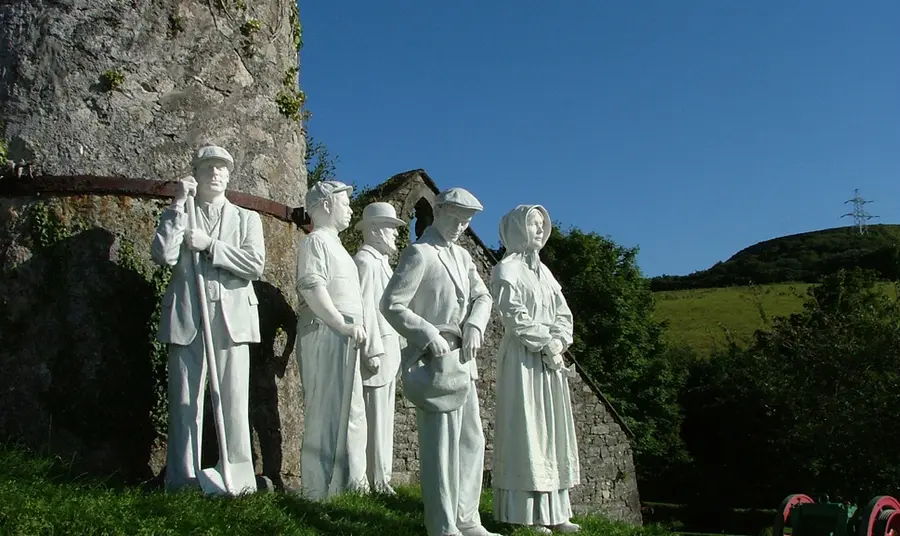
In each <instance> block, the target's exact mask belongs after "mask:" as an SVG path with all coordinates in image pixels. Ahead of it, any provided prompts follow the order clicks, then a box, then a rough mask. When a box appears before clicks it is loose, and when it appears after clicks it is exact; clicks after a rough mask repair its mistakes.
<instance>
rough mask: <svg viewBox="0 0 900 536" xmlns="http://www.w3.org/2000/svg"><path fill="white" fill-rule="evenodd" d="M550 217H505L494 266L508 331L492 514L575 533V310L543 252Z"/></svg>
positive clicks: (518, 213)
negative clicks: (568, 354)
mask: <svg viewBox="0 0 900 536" xmlns="http://www.w3.org/2000/svg"><path fill="white" fill-rule="evenodd" d="M550 229H551V223H550V216H549V215H548V214H547V211H546V210H545V209H544V207H541V206H539V205H519V206H518V207H516V208H515V209H513V210H512V211H510V212H509V213H508V214H506V215H505V216H504V217H503V219H502V220H501V221H500V240H501V243H502V244H503V246H505V247H506V253H505V254H504V256H503V260H501V261H500V262H499V263H498V264H497V265H496V266H494V269H493V270H492V272H491V293H492V295H493V296H494V300H495V301H496V303H497V309H498V311H499V312H500V318H501V319H502V321H503V325H504V327H505V333H504V336H503V339H502V341H501V342H500V353H499V356H498V363H497V398H496V404H497V406H496V410H495V411H496V412H495V418H496V421H495V423H494V463H493V471H492V474H491V480H492V486H493V488H494V518H495V519H496V520H497V521H502V522H505V523H515V524H519V525H529V526H532V527H533V528H534V529H535V530H537V531H538V532H539V533H541V534H550V533H551V530H550V528H553V529H555V530H557V531H560V532H576V531H578V530H579V529H580V527H579V526H578V525H576V524H574V523H572V522H570V521H569V519H570V518H571V517H572V508H571V505H570V502H569V488H572V487H573V486H575V485H577V484H579V482H580V476H579V473H580V470H579V462H578V445H577V442H576V440H575V421H574V419H573V417H572V403H571V401H570V398H569V384H568V378H569V377H570V376H572V375H574V374H575V371H574V365H573V367H572V368H569V369H565V368H563V358H562V353H563V352H565V351H566V349H567V348H568V347H569V345H570V344H572V313H571V311H570V310H569V307H568V305H567V304H566V299H565V297H563V294H562V290H561V288H560V286H559V283H557V281H556V278H554V277H553V274H552V273H550V270H549V269H547V267H546V266H545V265H544V264H543V263H542V262H541V259H540V257H539V255H538V252H539V251H540V249H541V248H543V247H544V244H546V243H547V240H548V239H549V238H550Z"/></svg>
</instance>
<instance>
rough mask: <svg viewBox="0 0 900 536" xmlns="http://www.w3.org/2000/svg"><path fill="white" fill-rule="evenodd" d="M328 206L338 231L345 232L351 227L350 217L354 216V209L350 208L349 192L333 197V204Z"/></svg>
mask: <svg viewBox="0 0 900 536" xmlns="http://www.w3.org/2000/svg"><path fill="white" fill-rule="evenodd" d="M327 204H328V209H329V212H330V214H331V218H332V221H333V222H334V226H335V227H337V230H338V231H343V230H344V229H346V228H347V227H350V217H351V216H353V209H352V208H350V196H348V195H347V192H341V193H339V194H334V195H332V196H331V202H330V203H327Z"/></svg>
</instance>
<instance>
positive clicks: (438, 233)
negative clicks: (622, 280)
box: [381, 188, 492, 536]
mask: <svg viewBox="0 0 900 536" xmlns="http://www.w3.org/2000/svg"><path fill="white" fill-rule="evenodd" d="M435 204H436V206H435V217H434V223H432V225H431V226H429V227H428V228H427V229H426V230H425V232H424V233H423V234H422V237H421V238H420V239H419V240H418V241H417V242H416V243H415V244H413V245H411V246H409V247H407V248H406V249H405V250H404V251H403V254H402V255H401V256H400V261H399V263H398V264H397V269H396V270H395V271H394V275H393V276H392V277H391V280H390V282H389V283H388V285H387V288H386V289H385V291H384V295H383V297H382V299H381V312H382V314H383V315H384V317H385V318H386V319H387V321H388V322H389V323H390V324H391V325H392V326H393V327H394V329H396V330H397V332H398V333H399V334H400V335H401V336H403V337H405V338H406V340H407V342H408V346H407V347H406V348H405V349H404V350H403V353H402V363H401V370H402V381H403V394H404V396H406V397H407V398H408V399H409V400H410V401H411V402H412V403H413V404H415V406H416V417H417V421H418V432H419V473H420V474H419V478H420V480H421V485H422V499H423V502H424V503H425V527H426V529H427V532H428V535H429V536H448V535H455V534H461V535H462V536H490V535H491V534H492V533H490V532H488V531H487V529H485V528H484V526H482V524H481V518H480V516H479V513H478V503H479V500H480V498H481V480H482V472H483V467H484V433H483V431H482V428H481V415H480V410H479V405H478V393H477V392H476V390H475V379H476V378H477V377H478V368H477V366H476V363H475V357H476V354H477V352H478V350H479V349H480V348H481V343H482V337H483V334H484V330H485V328H486V327H487V323H488V320H489V317H490V313H491V305H492V300H491V295H490V293H489V291H488V289H487V287H486V286H485V284H484V282H483V281H482V280H481V277H480V276H479V275H478V272H477V271H476V269H475V264H474V263H473V262H472V258H471V256H469V253H468V252H467V251H466V250H465V249H463V248H462V247H460V246H459V245H457V244H456V241H457V240H458V239H459V237H460V236H461V235H462V233H463V232H464V231H465V230H466V228H467V227H468V226H469V222H470V221H471V219H472V216H473V215H474V214H475V213H476V212H479V211H481V210H482V206H481V203H479V202H478V200H477V199H476V198H475V196H473V195H472V194H471V193H469V192H468V191H466V190H464V189H462V188H450V189H449V190H446V191H444V192H441V193H440V194H439V195H438V196H437V197H436V203H435Z"/></svg>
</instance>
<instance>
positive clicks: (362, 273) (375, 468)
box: [353, 202, 406, 495]
mask: <svg viewBox="0 0 900 536" xmlns="http://www.w3.org/2000/svg"><path fill="white" fill-rule="evenodd" d="M402 225H406V222H404V221H403V220H401V219H399V218H397V213H396V211H395V210H394V206H393V205H391V204H390V203H383V202H377V203H370V204H368V205H366V208H365V209H363V213H362V219H361V220H360V221H359V222H357V224H356V228H357V229H359V230H360V231H362V233H363V245H362V247H360V248H359V251H358V252H357V253H356V255H354V256H353V260H354V261H356V268H357V270H359V287H360V292H361V293H362V299H363V303H365V304H366V305H367V306H368V305H371V307H366V308H365V310H364V314H363V317H364V322H363V324H364V325H365V327H366V334H367V335H368V341H367V343H366V345H365V346H363V347H361V348H360V364H361V366H360V372H361V374H362V383H363V398H364V400H365V403H366V424H367V426H368V440H367V442H366V475H367V476H368V479H369V486H370V487H371V488H372V489H373V490H376V491H380V492H383V493H388V494H391V495H393V494H394V490H393V488H391V485H390V482H391V472H392V466H393V463H394V461H393V458H394V456H393V455H394V405H395V403H396V401H395V397H396V392H397V389H396V388H397V381H396V380H397V372H398V371H399V369H400V348H401V345H402V344H403V343H404V341H402V339H401V337H400V336H399V335H398V334H397V332H396V331H395V330H394V328H393V327H391V325H390V324H388V323H387V321H386V320H385V319H384V316H382V314H381V312H380V311H379V310H378V304H379V302H380V301H381V295H382V294H383V293H384V287H385V286H386V285H387V282H388V281H389V280H390V279H391V275H393V273H394V272H393V270H392V269H391V266H390V264H388V256H389V255H391V254H392V253H394V252H396V251H397V234H398V233H397V228H398V227H400V226H402ZM375 341H380V343H381V344H380V345H377V344H374V343H375ZM378 352H381V353H378Z"/></svg>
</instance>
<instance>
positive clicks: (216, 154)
mask: <svg viewBox="0 0 900 536" xmlns="http://www.w3.org/2000/svg"><path fill="white" fill-rule="evenodd" d="M204 160H222V161H224V162H225V163H226V165H227V167H228V171H231V170H232V169H234V158H231V154H229V153H228V151H226V150H225V149H223V148H221V147H218V146H216V145H207V146H205V147H201V148H200V149H199V150H198V151H197V154H196V155H194V167H195V168H196V167H197V166H199V165H200V163H201V162H203V161H204Z"/></svg>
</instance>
